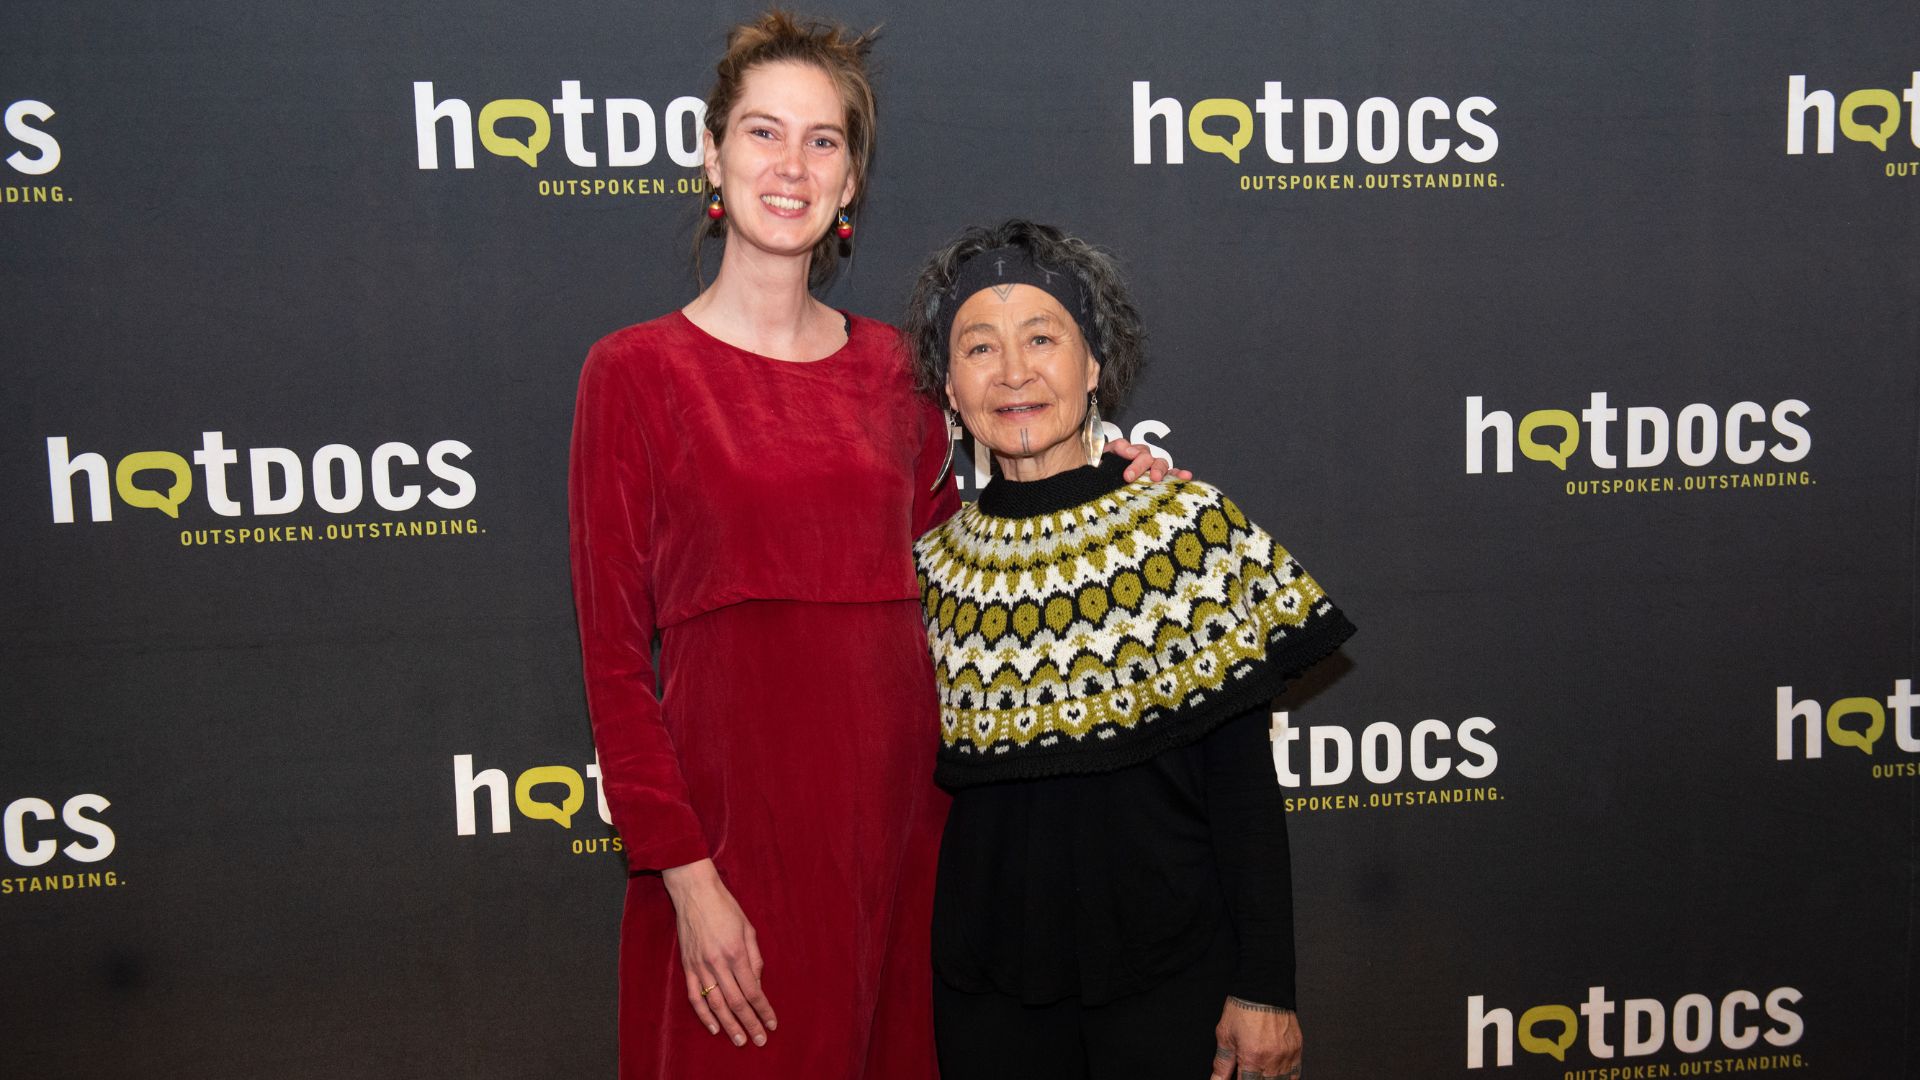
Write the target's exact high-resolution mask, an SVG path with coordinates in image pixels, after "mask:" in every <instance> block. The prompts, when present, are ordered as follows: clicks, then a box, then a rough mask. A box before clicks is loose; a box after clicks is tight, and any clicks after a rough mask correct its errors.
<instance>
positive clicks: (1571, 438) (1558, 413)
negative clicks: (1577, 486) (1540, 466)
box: [1520, 409, 1580, 472]
mask: <svg viewBox="0 0 1920 1080" xmlns="http://www.w3.org/2000/svg"><path fill="white" fill-rule="evenodd" d="M1543 427H1557V428H1564V429H1566V432H1567V437H1566V438H1564V439H1562V440H1560V445H1558V446H1552V445H1547V444H1542V443H1538V442H1535V441H1534V439H1533V433H1534V432H1535V431H1537V430H1539V429H1540V428H1543ZM1579 448H1580V421H1578V420H1576V419H1574V417H1573V414H1572V413H1570V412H1568V411H1567V410H1565V409H1535V410H1534V411H1532V412H1530V413H1528V414H1527V415H1525V416H1523V417H1521V418H1520V453H1521V454H1523V455H1525V456H1526V457H1528V458H1530V459H1531V460H1534V461H1551V462H1553V467H1554V468H1556V469H1559V470H1560V471H1561V472H1566V471H1567V458H1569V457H1571V456H1572V455H1573V452H1574V451H1575V450H1577V449H1579Z"/></svg>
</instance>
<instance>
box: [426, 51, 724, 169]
mask: <svg viewBox="0 0 1920 1080" xmlns="http://www.w3.org/2000/svg"><path fill="white" fill-rule="evenodd" d="M441 93H442V91H440V90H436V89H435V87H434V84H433V83H431V82H416V83H414V84H413V127H414V142H415V148H416V151H417V155H418V161H419V164H420V168H421V169H422V170H424V171H433V170H436V169H439V168H440V167H441V162H442V158H441V150H442V149H445V150H446V151H447V152H448V156H449V157H451V159H452V162H453V167H454V168H455V169H471V168H473V167H474V144H475V142H476V141H477V142H478V143H479V145H480V149H482V150H485V151H486V152H487V153H488V154H490V155H492V156H493V157H495V158H497V159H500V163H501V164H505V163H507V162H518V163H519V166H520V167H525V168H528V169H533V170H536V171H538V172H539V175H537V176H536V177H535V183H534V190H535V191H536V192H538V193H539V194H540V195H542V196H547V197H562V198H566V197H585V198H599V199H607V198H624V197H631V196H638V195H667V194H695V193H698V192H700V191H701V190H703V189H704V187H705V185H706V179H705V177H704V176H701V175H699V174H695V175H691V176H689V175H686V174H684V173H682V172H680V171H679V170H682V169H697V168H699V166H700V164H701V161H702V158H703V153H702V150H701V144H700V132H701V131H702V129H703V128H704V127H705V126H706V116H707V106H706V102H704V101H703V100H701V99H700V98H697V97H693V96H691V95H685V94H683V95H681V96H679V97H676V98H674V99H673V100H671V101H669V102H667V104H666V106H665V107H664V108H662V109H655V108H654V106H653V105H652V104H651V103H650V102H647V101H645V100H643V99H641V98H630V97H615V98H606V99H604V100H596V99H594V98H589V97H584V96H582V94H581V92H580V80H578V79H563V80H561V82H560V96H559V97H557V98H553V99H551V100H546V101H537V100H534V99H532V98H518V97H515V98H495V99H494V100H492V101H488V102H486V103H484V104H482V105H481V106H480V108H479V109H477V110H476V109H475V108H474V107H473V106H472V105H471V104H469V103H468V102H467V100H466V99H465V98H460V97H452V96H448V97H441V96H440V94H441ZM556 117H557V118H558V124H557V127H558V130H559V135H560V146H559V148H558V150H557V151H556V150H555V148H554V146H553V139H554V133H555V128H556V123H555V118H556ZM595 117H598V119H597V120H596V119H595ZM562 157H563V158H565V162H564V163H563V164H560V165H558V166H556V164H555V160H556V158H562ZM648 165H655V166H656V172H657V171H658V170H659V167H664V166H669V165H670V166H677V167H678V169H672V170H669V171H671V172H673V173H674V175H671V176H668V175H650V176H636V175H632V174H624V175H623V174H620V173H619V172H617V170H625V169H640V168H644V167H645V166H648ZM556 168H558V169H560V170H563V171H571V172H573V173H574V174H575V175H556V174H555V172H556ZM584 170H594V174H590V175H586V176H581V175H578V174H579V173H580V172H581V171H584ZM602 170H615V171H611V172H602Z"/></svg>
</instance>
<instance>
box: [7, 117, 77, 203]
mask: <svg viewBox="0 0 1920 1080" xmlns="http://www.w3.org/2000/svg"><path fill="white" fill-rule="evenodd" d="M55 115H56V114H55V113H54V110H53V106H51V105H48V104H47V103H46V102H44V101H36V100H34V99H32V98H26V99H23V100H21V101H14V102H9V103H8V104H7V111H6V113H5V117H4V119H5V124H4V127H5V130H6V139H5V141H4V142H0V149H9V148H10V152H9V153H8V154H7V155H6V158H5V160H6V163H7V169H8V173H7V174H5V176H6V183H4V184H0V206H23V205H34V204H39V203H65V202H69V201H71V199H70V197H69V196H68V194H67V191H66V189H65V188H63V187H61V186H60V185H58V184H50V183H47V181H48V180H49V179H51V178H52V174H53V171H54V170H55V169H57V168H59V167H60V140H59V139H57V138H55V137H54V134H53V125H52V124H50V123H49V121H51V120H52V119H53V118H54V116H55Z"/></svg>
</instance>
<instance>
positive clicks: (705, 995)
mask: <svg viewBox="0 0 1920 1080" xmlns="http://www.w3.org/2000/svg"><path fill="white" fill-rule="evenodd" d="M660 879H661V880H662V881H663V882H665V884H666V886H667V895H668V896H670V897H672V899H673V914H674V929H675V932H676V934H677V936H678V937H679V939H680V967H681V970H682V971H684V972H685V973H686V977H687V1004H689V1005H691V1006H693V1011H694V1013H695V1014H697V1015H698V1016H699V1017H700V1022H701V1023H702V1024H705V1025H706V1028H707V1030H708V1031H710V1032H712V1033H713V1034H715V1035H718V1034H719V1033H720V1029H721V1028H723V1027H724V1028H726V1029H727V1037H728V1038H730V1039H732V1040H733V1044H734V1045H735V1046H745V1045H746V1044H747V1042H748V1041H749V1040H751V1041H752V1042H753V1045H755V1046H765V1045H766V1044H767V1032H769V1031H772V1030H773V1029H774V1028H775V1027H776V1026H778V1022H777V1021H776V1020H775V1019H774V1015H773V1006H772V1005H769V1004H768V1003H767V996H766V995H765V994H764V993H761V991H760V973H761V971H762V970H764V969H765V967H766V965H765V964H764V963H763V962H762V961H761V959H760V944H759V942H758V941H757V940H756V939H755V937H754V933H753V924H752V923H749V922H748V921H747V916H746V914H745V913H744V912H742V911H741V910H740V904H739V902H738V901H736V900H734V898H733V893H731V892H729V891H728V890H727V885H726V882H724V881H722V880H721V879H720V871H719V870H718V869H717V868H715V867H714V865H713V860H712V859H701V860H700V861H699V862H692V863H688V864H686V865H685V866H676V867H673V868H672V869H670V870H664V871H661V874H660Z"/></svg>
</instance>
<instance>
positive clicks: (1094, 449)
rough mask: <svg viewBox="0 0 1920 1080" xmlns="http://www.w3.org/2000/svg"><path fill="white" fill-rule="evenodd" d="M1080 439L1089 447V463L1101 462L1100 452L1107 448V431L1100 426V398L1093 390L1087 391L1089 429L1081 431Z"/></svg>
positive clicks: (1096, 463)
mask: <svg viewBox="0 0 1920 1080" xmlns="http://www.w3.org/2000/svg"><path fill="white" fill-rule="evenodd" d="M1080 441H1081V443H1082V444H1084V445H1085V446H1086V448H1087V464H1089V465H1098V464H1100V454H1101V452H1102V451H1104V450H1105V449H1106V448H1107V433H1106V432H1105V431H1104V430H1102V429H1101V427H1100V399H1099V398H1098V397H1096V396H1095V395H1094V393H1093V391H1091V390H1089V391H1087V429H1086V430H1085V431H1083V432H1081V433H1080Z"/></svg>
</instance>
